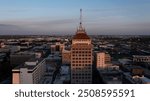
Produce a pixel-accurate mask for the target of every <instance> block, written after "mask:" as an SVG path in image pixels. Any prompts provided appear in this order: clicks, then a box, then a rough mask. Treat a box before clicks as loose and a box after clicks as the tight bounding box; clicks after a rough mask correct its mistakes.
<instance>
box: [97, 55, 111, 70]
mask: <svg viewBox="0 0 150 101" xmlns="http://www.w3.org/2000/svg"><path fill="white" fill-rule="evenodd" d="M111 65H112V64H111V56H110V55H109V54H108V53H105V52H98V53H97V54H96V67H97V68H98V69H105V68H107V67H109V66H111Z"/></svg>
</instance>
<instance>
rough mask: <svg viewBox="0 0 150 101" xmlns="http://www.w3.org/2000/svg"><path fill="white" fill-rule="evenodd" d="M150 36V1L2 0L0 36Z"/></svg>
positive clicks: (0, 3)
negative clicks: (83, 31)
mask: <svg viewBox="0 0 150 101" xmlns="http://www.w3.org/2000/svg"><path fill="white" fill-rule="evenodd" d="M80 8H82V9H83V26H84V27H85V29H86V31H87V34H89V35H91V34H99V35H150V19H149V18H150V13H148V12H149V10H150V0H105V1H104V0H70V1H69V0H24V1H23V0H22V1H21V0H11V1H10V0H0V15H1V16H0V35H7V34H12V35H23V34H27V35H30V34H37V35H38V34H42V33H45V34H50V35H51V34H58V35H61V34H63V35H64V34H69V35H73V34H75V32H76V29H77V27H78V25H79V10H80Z"/></svg>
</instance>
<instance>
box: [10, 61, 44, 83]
mask: <svg viewBox="0 0 150 101" xmlns="http://www.w3.org/2000/svg"><path fill="white" fill-rule="evenodd" d="M45 69H46V64H45V59H31V60H29V61H26V62H25V63H24V64H23V65H20V66H18V67H16V68H14V69H13V70H12V83H13V84H38V83H39V82H40V80H41V78H42V77H43V75H44V73H45Z"/></svg>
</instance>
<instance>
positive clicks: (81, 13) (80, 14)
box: [80, 9, 82, 27]
mask: <svg viewBox="0 0 150 101" xmlns="http://www.w3.org/2000/svg"><path fill="white" fill-rule="evenodd" d="M80 26H81V27H82V9H80Z"/></svg>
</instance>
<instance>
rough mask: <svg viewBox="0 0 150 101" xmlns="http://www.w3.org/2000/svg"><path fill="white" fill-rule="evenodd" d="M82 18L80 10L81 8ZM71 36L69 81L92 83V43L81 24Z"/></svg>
mask: <svg viewBox="0 0 150 101" xmlns="http://www.w3.org/2000/svg"><path fill="white" fill-rule="evenodd" d="M81 18H82V10H81ZM81 18H80V20H81V21H80V26H79V28H78V29H77V32H76V34H75V35H74V36H73V39H72V45H71V83H73V84H90V83H92V48H93V47H92V44H91V39H90V37H89V36H88V35H87V34H86V31H85V29H84V28H83V26H82V19H81Z"/></svg>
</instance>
